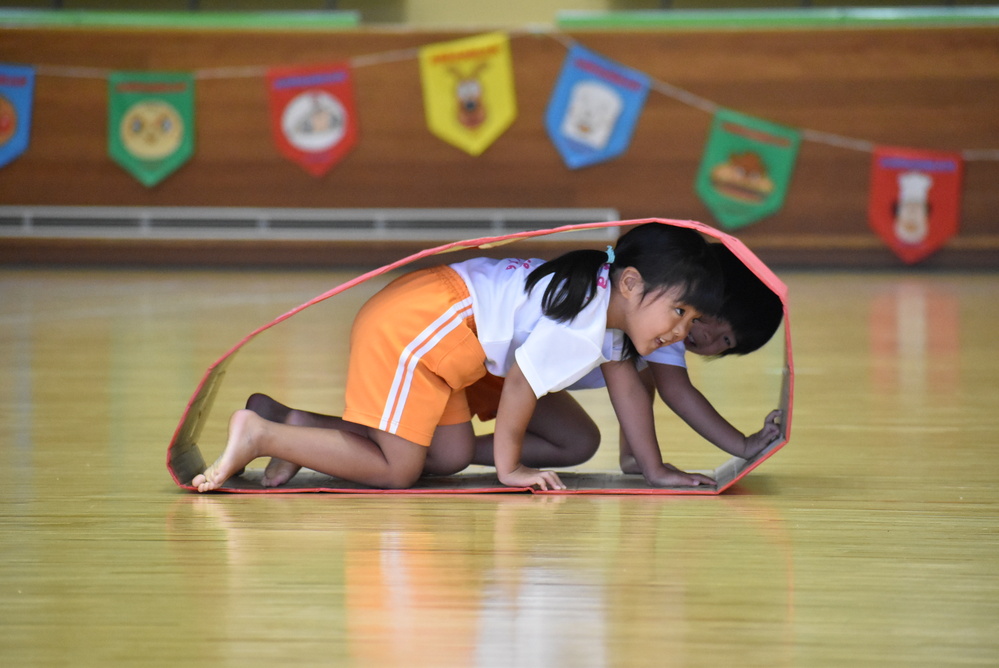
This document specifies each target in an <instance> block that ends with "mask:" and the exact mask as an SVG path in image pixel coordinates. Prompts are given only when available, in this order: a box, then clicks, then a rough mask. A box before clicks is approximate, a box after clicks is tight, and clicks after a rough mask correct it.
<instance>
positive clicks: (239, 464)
mask: <svg viewBox="0 0 999 668" xmlns="http://www.w3.org/2000/svg"><path fill="white" fill-rule="evenodd" d="M267 456H270V457H277V458H278V459H282V460H285V461H289V462H293V463H294V464H296V465H298V466H305V467H307V468H310V469H313V470H315V471H319V472H321V473H325V474H327V475H332V476H336V477H338V478H343V479H344V480H350V481H353V482H359V483H361V484H364V485H371V486H372V487H383V488H389V489H396V488H405V487H409V486H411V485H412V484H413V483H414V482H416V480H417V479H418V478H419V477H420V473H421V471H422V470H423V464H424V461H425V460H426V458H427V447H426V446H423V445H418V444H416V443H413V442H411V441H407V440H405V439H403V438H401V437H399V436H395V435H393V434H389V433H386V432H383V431H379V430H377V429H368V435H367V436H362V435H360V434H357V433H354V432H352V431H341V430H339V429H325V428H315V427H298V426H294V425H286V424H280V423H277V422H270V421H268V420H265V419H263V418H261V417H260V416H259V415H257V414H256V413H254V412H253V411H250V410H240V411H236V412H235V413H234V414H233V416H232V418H231V419H230V421H229V438H228V441H227V442H226V447H225V450H224V451H223V453H222V455H221V456H220V457H219V458H218V460H216V462H215V463H214V464H212V465H211V466H210V467H208V469H207V470H206V471H205V472H204V473H203V474H199V475H197V476H195V477H194V480H193V481H192V482H191V484H192V485H193V486H195V487H197V488H198V491H199V492H207V491H210V490H213V489H216V488H218V487H219V486H221V485H222V483H224V482H225V481H226V480H227V479H229V478H230V477H231V476H232V475H234V474H235V473H236V472H238V471H239V470H240V469H241V468H243V467H245V466H246V465H247V464H249V463H250V462H251V461H253V460H254V459H256V458H257V457H267Z"/></svg>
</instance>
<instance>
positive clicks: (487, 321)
mask: <svg viewBox="0 0 999 668" xmlns="http://www.w3.org/2000/svg"><path fill="white" fill-rule="evenodd" d="M544 262H545V261H544V260H538V259H532V260H517V259H506V260H494V259H491V258H476V259H473V260H467V261H465V262H459V263H456V264H452V265H450V266H451V268H452V269H454V270H455V271H456V272H458V275H459V276H461V278H462V280H464V281H465V284H466V285H467V286H468V291H469V293H471V296H472V312H473V314H474V315H475V329H476V331H477V332H478V336H479V343H481V344H482V348H483V350H485V352H486V369H487V370H488V371H489V373H491V374H493V375H495V376H501V377H506V375H507V373H508V372H509V371H510V367H512V366H513V363H514V360H516V362H517V365H518V366H519V367H520V370H521V371H522V372H523V373H524V377H525V378H527V382H528V383H530V385H531V388H532V389H533V390H534V394H535V396H537V397H541V396H543V395H545V394H547V393H549V392H556V391H558V390H562V389H565V388H567V387H569V386H570V385H572V384H573V383H575V382H576V381H578V380H579V379H580V378H582V377H583V376H585V375H586V374H587V373H589V372H590V371H592V370H593V369H597V368H598V367H599V365H601V364H603V363H604V362H608V361H610V360H611V359H613V358H610V357H605V356H604V346H603V343H604V339H605V337H606V335H607V334H608V330H607V305H608V304H609V303H610V277H609V265H604V266H603V267H602V268H601V270H600V275H599V276H598V278H597V281H598V282H597V291H596V294H595V295H594V296H593V298H592V299H591V300H590V301H589V303H588V304H587V305H586V306H585V307H584V308H583V310H582V311H580V313H579V314H578V315H577V316H576V317H575V318H573V319H572V320H571V321H569V322H556V321H555V320H553V319H551V318H548V317H546V316H545V315H544V314H543V313H542V310H541V300H542V297H543V296H544V293H545V289H546V288H547V287H548V283H549V282H550V281H551V276H550V275H549V276H546V277H545V278H543V279H542V280H541V281H539V282H538V283H537V284H536V285H535V286H534V289H533V290H531V293H530V294H529V295H528V293H527V290H526V289H525V284H526V280H527V275H528V274H530V273H531V272H532V271H533V270H534V269H537V268H538V267H539V266H541V265H542V264H544ZM610 331H611V332H613V331H614V330H610ZM618 336H622V337H623V334H621V333H620V332H618ZM611 338H613V335H612V336H611ZM609 352H611V353H612V354H613V350H612V349H610V350H609ZM618 359H619V358H618ZM598 371H599V369H598Z"/></svg>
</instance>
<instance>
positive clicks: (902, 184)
mask: <svg viewBox="0 0 999 668" xmlns="http://www.w3.org/2000/svg"><path fill="white" fill-rule="evenodd" d="M932 186H933V179H932V178H931V177H930V176H929V175H928V174H924V173H923V172H904V173H902V174H899V176H898V204H897V208H896V212H895V236H896V237H898V239H899V241H903V242H905V243H907V244H918V243H921V242H922V241H923V240H924V239H926V236H927V235H928V234H929V232H930V225H929V216H930V210H929V203H928V201H927V200H928V197H929V191H930V188H931V187H932Z"/></svg>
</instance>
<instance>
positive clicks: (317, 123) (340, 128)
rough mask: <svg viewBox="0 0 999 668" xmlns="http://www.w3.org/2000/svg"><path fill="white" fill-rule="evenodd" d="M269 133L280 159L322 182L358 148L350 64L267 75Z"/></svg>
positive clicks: (270, 72)
mask: <svg viewBox="0 0 999 668" xmlns="http://www.w3.org/2000/svg"><path fill="white" fill-rule="evenodd" d="M267 88H268V91H269V93H270V96H269V97H270V108H271V128H272V130H273V132H274V141H275V142H277V145H278V149H279V150H280V151H281V153H282V154H283V155H284V156H285V157H286V158H288V159H289V160H291V161H292V162H297V163H298V164H300V165H301V166H302V167H303V168H304V169H305V171H307V172H309V173H310V174H312V175H313V176H322V175H323V174H325V173H326V172H328V171H329V170H330V168H331V167H333V165H335V164H336V163H338V162H339V161H340V160H341V159H342V158H343V157H344V156H345V155H347V153H348V152H349V151H350V150H351V149H352V148H353V147H354V144H355V143H357V134H358V132H357V114H356V113H355V111H354V89H353V84H352V82H351V77H350V68H349V67H348V66H347V65H346V64H339V65H323V66H314V67H308V68H301V67H297V68H274V69H271V70H270V71H269V72H268V73H267Z"/></svg>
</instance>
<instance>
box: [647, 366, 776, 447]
mask: <svg viewBox="0 0 999 668" xmlns="http://www.w3.org/2000/svg"><path fill="white" fill-rule="evenodd" d="M649 367H650V368H651V369H652V376H653V378H654V379H655V384H656V388H657V389H658V390H659V396H661V397H662V399H663V401H665V402H666V405H667V406H669V407H670V409H672V411H673V412H674V413H676V414H677V415H679V416H680V418H681V419H682V420H683V421H684V422H686V423H687V424H688V425H690V427H691V428H692V429H693V430H694V431H696V432H697V433H698V434H700V435H701V436H703V437H704V438H705V439H707V440H708V441H709V442H711V443H713V444H714V445H716V446H717V447H719V448H721V449H722V450H724V451H725V452H727V453H729V454H730V455H735V456H736V457H742V458H743V459H749V458H751V457H753V456H754V455H756V454H757V453H759V452H760V451H761V450H763V449H764V448H765V447H767V446H768V445H770V443H772V442H773V440H774V439H775V438H777V437H778V436H779V435H780V427H779V426H778V424H777V421H778V420H779V419H780V411H772V412H771V413H770V414H769V415H768V416H767V417H766V419H765V420H764V422H763V429H761V430H760V431H758V432H756V433H755V434H750V435H749V436H746V435H745V434H743V433H742V432H741V431H739V430H738V429H736V428H735V427H733V426H732V425H731V424H730V423H729V422H728V420H726V419H725V418H723V417H722V416H721V415H720V414H719V413H718V411H717V410H715V407H714V406H712V405H711V402H710V401H708V400H707V398H706V397H705V396H704V395H703V394H701V392H700V390H698V389H697V388H696V387H694V385H693V384H692V383H691V382H690V376H689V375H688V374H687V370H686V369H685V368H684V367H681V366H673V365H670V364H655V363H650V364H649Z"/></svg>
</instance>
